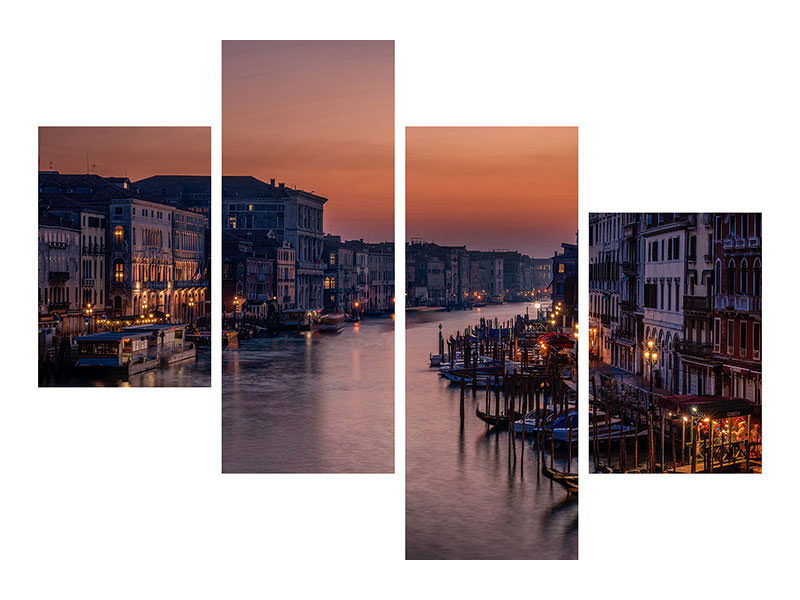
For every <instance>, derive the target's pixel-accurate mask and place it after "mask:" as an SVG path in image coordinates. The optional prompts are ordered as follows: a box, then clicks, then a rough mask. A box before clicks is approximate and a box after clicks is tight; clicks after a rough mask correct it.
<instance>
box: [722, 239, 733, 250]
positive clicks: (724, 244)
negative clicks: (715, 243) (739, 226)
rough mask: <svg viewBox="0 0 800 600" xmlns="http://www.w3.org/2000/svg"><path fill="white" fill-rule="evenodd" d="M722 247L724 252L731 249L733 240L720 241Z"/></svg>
mask: <svg viewBox="0 0 800 600" xmlns="http://www.w3.org/2000/svg"><path fill="white" fill-rule="evenodd" d="M722 247H723V248H725V249H726V250H727V249H729V248H733V240H732V239H731V238H725V239H724V240H722Z"/></svg>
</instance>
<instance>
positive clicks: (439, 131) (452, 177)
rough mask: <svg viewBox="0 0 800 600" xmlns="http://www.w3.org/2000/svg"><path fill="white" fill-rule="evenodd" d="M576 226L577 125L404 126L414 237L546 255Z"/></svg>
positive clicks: (409, 225)
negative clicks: (405, 127)
mask: <svg viewBox="0 0 800 600" xmlns="http://www.w3.org/2000/svg"><path fill="white" fill-rule="evenodd" d="M577 227H578V128H577V127H409V128H407V129H406V236H407V238H408V239H409V240H411V239H413V238H422V239H424V240H425V241H429V242H437V243H440V244H448V245H466V246H467V247H468V248H470V249H472V250H492V249H498V250H499V249H505V250H518V251H520V252H522V253H523V254H528V255H529V256H532V257H536V258H546V257H551V256H552V255H553V252H554V251H555V250H560V249H561V243H562V242H569V243H575V232H576V231H577Z"/></svg>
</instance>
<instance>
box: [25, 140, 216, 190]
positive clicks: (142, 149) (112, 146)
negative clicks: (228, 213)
mask: <svg viewBox="0 0 800 600" xmlns="http://www.w3.org/2000/svg"><path fill="white" fill-rule="evenodd" d="M87 152H88V172H91V173H95V174H97V175H102V176H104V177H125V176H127V177H128V178H130V180H131V181H137V180H139V179H144V178H145V177H150V176H151V175H210V174H211V128H210V127H40V128H39V170H40V171H53V170H55V171H60V172H61V173H86V172H87Z"/></svg>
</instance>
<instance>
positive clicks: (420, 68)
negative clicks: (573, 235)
mask: <svg viewBox="0 0 800 600" xmlns="http://www.w3.org/2000/svg"><path fill="white" fill-rule="evenodd" d="M289 4H290V3H277V4H276V5H269V4H268V3H266V2H250V3H245V2H239V3H237V2H227V3H224V6H223V3H213V4H212V3H200V2H193V3H177V2H174V3H168V2H164V1H161V2H138V3H130V4H120V5H119V6H117V7H112V5H111V3H107V2H96V3H89V2H87V3H83V5H82V6H81V7H79V6H77V5H74V4H70V5H68V4H67V3H49V2H41V1H40V2H36V3H31V4H29V5H26V6H25V7H22V4H21V3H14V4H10V5H9V6H6V7H5V8H4V18H3V20H4V25H5V27H4V28H3V29H4V34H3V38H2V45H3V53H2V57H3V65H4V68H3V84H4V85H3V94H2V96H1V98H2V100H0V101H2V103H3V110H2V118H3V128H2V130H0V131H2V134H3V139H2V144H0V151H1V152H2V161H0V165H1V166H2V170H3V173H2V174H3V177H2V184H3V185H2V192H0V193H2V200H3V203H4V209H5V210H4V211H3V214H4V217H5V223H4V234H3V235H2V236H1V237H0V239H2V257H3V278H2V281H3V284H4V285H3V288H2V293H0V301H1V302H2V309H1V310H2V313H0V314H2V318H3V321H4V328H3V331H4V335H3V336H2V344H0V350H1V351H2V369H3V372H2V380H1V381H2V386H3V394H2V400H0V406H2V409H1V410H2V412H1V413H0V460H2V468H1V469H0V478H2V479H0V481H1V482H2V483H0V520H1V522H0V553H2V556H0V595H2V596H4V597H7V598H64V597H80V598H129V597H130V598H142V597H155V598H175V597H189V598H205V597H216V598H222V597H225V598H227V597H231V598H234V597H235V598H238V597H264V596H269V597H277V598H283V597H311V596H315V597H326V598H328V597H336V598H338V597H351V596H352V597H370V598H371V597H376V596H378V597H383V596H390V597H412V596H414V597H417V596H420V597H434V596H446V597H452V596H459V597H461V596H463V597H488V596H490V595H495V594H501V595H504V594H521V595H523V596H540V597H553V596H554V595H558V597H578V596H582V597H585V596H589V597H593V598H594V597H613V598H620V597H628V596H633V595H636V596H645V595H646V596H656V597H659V596H666V595H668V594H669V595H675V594H681V595H683V596H686V597H697V596H699V595H700V594H703V595H704V596H705V597H715V596H717V595H726V596H728V595H735V596H736V597H741V596H745V595H752V594H759V593H761V594H764V595H765V596H767V597H769V596H772V595H777V594H780V595H781V596H785V595H788V594H790V593H791V592H790V591H788V588H786V587H785V586H787V585H791V586H792V588H793V587H794V583H793V582H794V579H795V577H794V575H795V573H794V566H795V559H796V557H797V550H796V543H797V541H796V540H797V534H798V530H797V515H796V509H795V506H796V504H797V496H795V495H794V492H795V491H796V488H797V485H796V482H797V463H796V458H797V456H798V450H797V449H798V446H797V434H796V431H797V427H796V423H797V418H798V411H797V404H798V398H797V395H798V394H797V386H796V377H795V373H796V372H797V370H798V366H797V365H798V353H797V342H796V340H797V338H798V334H797V319H796V313H797V308H796V305H795V302H796V300H797V298H798V295H797V293H796V292H797V289H796V288H797V283H796V276H797V275H796V274H797V261H796V256H797V254H796V247H797V246H796V243H795V242H796V238H795V237H794V235H795V234H796V230H797V223H798V220H797V218H798V214H797V213H798V211H797V201H798V182H797V172H798V149H797V140H798V133H799V131H798V129H799V127H798V108H799V107H800V102H798V100H800V97H799V95H798V90H797V71H798V68H797V62H798V61H797V58H798V56H800V53H799V52H798V50H800V48H798V45H799V44H798V35H797V25H798V19H797V15H796V14H795V13H794V11H793V10H792V4H791V3H785V4H784V3H771V2H759V3H741V2H722V3H712V2H670V3H664V4H663V5H657V4H655V3H652V2H625V3H623V2H587V3H567V2H561V3H555V2H553V3H546V5H537V4H534V3H524V4H523V3H519V4H512V3H503V2H493V3H488V2H482V3H477V2H453V3H443V2H442V3H434V2H432V1H427V2H405V3H402V4H398V5H396V6H394V7H390V6H389V5H388V4H384V3H378V2H364V3H347V2H314V1H308V0H306V1H305V2H302V3H296V8H290V7H289ZM547 4H558V8H553V7H552V6H547ZM270 38H272V39H395V40H396V48H395V53H396V98H397V101H396V119H397V128H396V132H397V139H396V143H397V145H396V148H397V150H396V152H397V153H396V197H397V215H398V217H399V218H398V219H397V224H396V239H397V240H403V239H404V237H405V230H404V224H403V220H402V216H403V214H404V200H403V198H404V187H405V186H404V172H403V162H404V153H405V145H404V126H405V125H577V126H579V128H580V214H581V223H580V225H581V230H582V231H583V232H585V231H586V226H587V223H588V217H587V214H588V212H590V211H610V210H615V211H616V210H630V211H643V210H653V211H656V210H659V211H672V210H687V211H688V210H691V211H736V210H739V211H755V210H762V211H763V212H764V219H763V231H764V245H763V255H764V263H763V264H764V276H763V277H764V286H763V287H764V315H763V323H764V330H763V336H764V344H763V346H764V372H763V377H764V379H763V381H764V383H763V397H764V444H765V445H764V461H765V468H764V474H763V475H761V476H754V477H744V476H711V477H706V476H696V477H669V476H641V477H632V476H628V477H621V476H601V475H595V476H586V475H585V473H586V469H587V467H588V464H589V461H588V459H587V458H586V451H587V448H588V438H587V437H586V436H584V439H583V440H582V441H583V443H582V445H581V448H582V452H583V454H582V456H583V457H584V458H583V459H582V464H581V472H582V473H583V474H584V477H582V479H581V496H580V533H579V538H580V560H579V561H578V562H574V561H561V562H555V561H553V562H526V563H514V564H509V565H505V564H500V563H491V564H486V565H476V564H472V563H469V562H438V561H431V562H421V561H404V476H403V473H404V467H405V458H404V433H405V429H404V421H403V415H404V408H405V402H404V398H403V395H402V390H403V385H404V377H405V370H404V368H403V363H402V359H403V356H404V340H403V337H402V336H401V335H398V336H396V337H397V342H396V343H397V348H396V350H397V353H396V360H397V372H396V376H395V385H396V417H397V418H396V434H397V438H396V446H395V447H396V474H395V475H383V476H353V475H350V476H335V475H322V476H310V475H295V476H285V475H283V476H222V475H220V387H219V382H220V377H219V369H220V363H219V360H217V361H215V364H214V377H213V386H212V388H211V389H188V390H179V389H154V390H153V389H150V390H144V389H131V390H128V389H126V390H122V389H118V390H105V389H104V390H101V389H75V390H55V389H43V390H38V389H37V388H36V359H35V357H36V346H35V339H36V338H35V336H34V335H33V333H32V331H33V325H34V321H35V319H36V314H35V307H36V285H37V284H36V279H35V278H36V243H35V240H36V235H35V230H36V165H37V130H36V128H37V126H39V125H211V126H213V127H214V129H213V134H212V143H213V149H214V150H213V152H214V154H213V161H212V168H213V172H214V174H216V175H218V174H219V172H220V143H219V142H220V40H221V39H270ZM276 93H280V86H279V83H276ZM320 93H321V94H324V89H321V90H320ZM213 190H214V192H215V201H214V202H215V203H214V210H215V218H216V223H219V218H218V217H219V202H218V199H219V183H218V181H215V183H214V188H213ZM586 240H587V237H586V236H585V235H582V237H581V249H580V250H581V264H586V259H587V256H588V253H587V250H586ZM398 250H399V251H398V255H397V265H398V269H397V285H398V289H402V288H401V286H402V283H403V279H402V276H403V270H402V265H404V258H403V253H402V245H401V246H400V248H399V249H398ZM218 251H219V232H218V230H217V229H215V234H214V252H215V256H218V254H217V253H218ZM217 264H218V263H217ZM215 275H216V276H217V277H218V276H219V269H217V270H216V272H215ZM587 285H588V283H587V279H586V276H585V272H582V276H581V305H582V307H586V306H587V302H586V301H587V298H588V294H587V289H588V287H587ZM219 291H220V286H219V285H216V286H215V288H214V302H215V308H214V316H215V317H216V316H217V312H218V307H219ZM399 297H402V296H399ZM584 323H585V321H584ZM397 325H398V332H402V331H403V325H404V316H403V314H402V313H401V314H400V315H398V318H397ZM584 326H585V325H584ZM215 327H216V328H218V327H219V322H218V320H217V321H216V322H215ZM214 339H215V341H216V340H218V339H219V336H218V335H215V338H214ZM583 341H584V342H585V340H583ZM585 356H586V352H583V353H582V357H585ZM586 371H587V369H586V365H585V364H583V365H582V372H583V374H584V376H585V375H586ZM581 391H582V395H581V398H582V401H583V402H585V401H586V389H585V386H584V387H583V389H582V390H581ZM584 415H585V412H584ZM585 419H586V417H584V421H585ZM583 430H584V431H586V430H587V429H586V427H585V422H584V429H583ZM509 588H510V589H509Z"/></svg>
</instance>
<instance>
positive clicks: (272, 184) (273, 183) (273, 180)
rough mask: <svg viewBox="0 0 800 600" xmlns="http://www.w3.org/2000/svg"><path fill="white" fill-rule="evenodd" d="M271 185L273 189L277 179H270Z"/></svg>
mask: <svg viewBox="0 0 800 600" xmlns="http://www.w3.org/2000/svg"><path fill="white" fill-rule="evenodd" d="M269 184H270V185H271V186H272V187H275V179H270V180H269Z"/></svg>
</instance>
